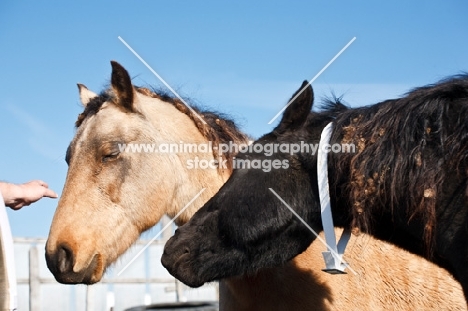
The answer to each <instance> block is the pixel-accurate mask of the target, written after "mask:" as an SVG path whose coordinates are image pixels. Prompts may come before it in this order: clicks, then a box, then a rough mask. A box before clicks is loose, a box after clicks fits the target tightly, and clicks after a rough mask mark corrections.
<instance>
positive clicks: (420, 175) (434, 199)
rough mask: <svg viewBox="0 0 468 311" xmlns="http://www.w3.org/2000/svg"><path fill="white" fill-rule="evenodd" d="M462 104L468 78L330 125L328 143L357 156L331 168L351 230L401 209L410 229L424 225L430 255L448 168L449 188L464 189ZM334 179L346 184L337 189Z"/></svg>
mask: <svg viewBox="0 0 468 311" xmlns="http://www.w3.org/2000/svg"><path fill="white" fill-rule="evenodd" d="M467 99H468V75H459V76H455V77H452V78H450V79H447V80H444V81H442V82H440V83H437V84H434V85H429V86H425V87H421V88H416V89H414V90H412V91H411V92H409V93H408V94H407V95H406V96H405V97H403V98H399V99H393V100H387V101H384V102H381V103H379V104H376V105H374V106H369V107H363V108H357V109H350V110H347V111H344V112H342V114H341V115H339V116H337V117H336V121H335V123H336V125H335V128H336V129H337V130H336V131H335V133H334V134H333V135H334V137H333V138H332V139H334V141H341V142H342V143H353V144H355V146H356V153H354V154H345V155H343V156H341V157H340V159H339V160H337V161H338V163H335V165H336V168H337V170H336V173H337V177H336V178H337V180H336V183H340V184H345V185H346V186H345V187H346V189H343V191H344V192H345V193H347V194H348V196H347V197H350V198H351V200H350V204H351V210H352V222H351V225H352V227H353V228H355V229H358V230H362V231H364V232H369V231H370V230H371V227H372V224H373V223H376V222H377V221H375V218H376V217H378V216H379V215H382V214H384V213H390V214H391V215H394V212H395V211H396V210H397V206H400V207H401V208H402V209H401V210H403V211H405V210H406V213H407V215H408V216H409V219H410V220H409V221H411V220H413V219H416V218H419V219H422V220H423V223H424V224H425V227H424V228H423V230H424V241H425V243H426V248H427V251H428V254H430V253H431V250H432V248H433V247H434V240H433V237H434V233H435V230H436V225H437V224H436V216H437V215H438V213H439V214H440V211H439V209H440V210H443V209H444V208H445V206H442V205H443V204H441V203H442V202H450V199H451V198H447V197H446V196H444V193H446V190H447V189H450V192H453V191H454V190H453V189H452V188H450V187H451V184H448V183H447V182H446V181H447V180H448V179H447V178H446V177H447V176H445V174H444V172H446V171H447V168H449V167H456V168H457V170H456V171H455V172H453V176H450V177H451V179H455V180H456V182H455V181H454V182H453V183H455V184H460V183H463V184H464V185H465V186H466V179H467V165H468V106H467V105H466V100H467ZM340 176H350V177H349V180H347V182H345V183H343V180H340ZM444 181H445V182H444ZM382 202H386V204H382ZM388 203H390V204H389V205H388ZM449 204H450V203H449ZM392 217H393V216H392ZM395 217H397V216H395Z"/></svg>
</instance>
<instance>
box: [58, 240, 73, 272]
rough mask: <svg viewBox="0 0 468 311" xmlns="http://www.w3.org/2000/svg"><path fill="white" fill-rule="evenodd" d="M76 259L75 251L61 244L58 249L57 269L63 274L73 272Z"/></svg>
mask: <svg viewBox="0 0 468 311" xmlns="http://www.w3.org/2000/svg"><path fill="white" fill-rule="evenodd" d="M73 265H74V257H73V251H72V250H71V249H70V247H69V246H68V245H65V244H60V245H59V247H58V249H57V268H58V271H59V272H61V273H65V272H71V271H72V270H73Z"/></svg>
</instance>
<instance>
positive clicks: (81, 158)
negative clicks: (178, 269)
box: [46, 62, 225, 284]
mask: <svg viewBox="0 0 468 311" xmlns="http://www.w3.org/2000/svg"><path fill="white" fill-rule="evenodd" d="M112 68H113V70H112V79H111V89H110V91H108V92H107V93H105V94H101V95H96V94H94V93H92V92H91V91H89V90H88V89H87V88H86V87H84V86H82V85H80V86H79V88H80V98H81V101H82V103H83V105H84V106H85V111H84V112H83V113H82V114H81V115H80V117H79V119H78V121H77V131H76V134H75V137H74V138H73V140H72V142H71V143H70V146H69V148H68V151H67V156H66V160H67V163H68V165H69V169H68V174H67V178H66V182H65V186H64V189H63V192H62V196H61V198H60V201H59V203H58V207H57V210H56V212H55V215H54V219H53V222H52V225H51V228H50V233H49V238H48V240H47V245H46V259H47V265H48V267H49V269H50V270H51V272H52V273H53V274H54V276H55V278H56V279H57V280H58V281H59V282H62V283H86V284H92V283H95V282H98V281H99V280H100V279H101V278H102V275H103V273H104V271H105V269H106V267H108V266H109V265H110V264H111V263H113V262H114V261H115V260H116V259H117V258H118V257H119V256H120V255H121V254H122V253H123V252H125V250H127V249H128V248H129V247H130V245H131V244H132V243H133V242H134V241H135V240H136V239H137V238H138V236H139V235H140V233H142V232H143V231H145V230H147V229H148V228H150V227H151V226H153V225H155V224H156V223H157V222H158V221H159V220H160V218H161V217H162V216H163V215H164V214H168V215H170V216H175V214H176V213H177V212H178V211H179V210H180V209H182V208H183V207H184V206H185V204H187V203H188V202H189V201H190V200H191V199H192V198H193V197H194V196H195V195H196V194H197V193H198V192H199V191H200V190H201V189H202V188H205V187H208V189H207V190H206V191H205V192H204V193H203V194H202V195H201V196H200V197H199V198H198V199H197V200H196V201H195V202H194V203H193V204H192V206H191V207H190V208H188V209H187V210H186V211H185V212H184V213H183V214H181V215H180V217H179V218H178V222H179V223H184V222H185V221H187V220H188V219H189V218H190V217H191V215H192V214H193V213H194V212H195V210H196V209H198V207H199V206H201V205H202V204H203V202H205V201H206V200H207V199H208V198H209V197H211V196H212V195H213V194H214V193H215V192H216V191H217V190H218V189H219V187H220V186H221V185H222V184H223V182H224V178H225V176H221V174H220V173H219V171H218V170H216V169H205V170H193V169H192V170H189V169H188V168H187V165H186V161H187V159H189V158H193V157H195V156H197V157H199V158H200V159H205V158H208V159H209V158H210V157H211V159H212V158H213V155H212V154H209V153H200V154H194V153H192V154H188V153H187V154H183V153H178V154H174V153H165V154H158V153H144V152H140V153H138V152H133V153H132V152H125V151H123V150H121V147H122V144H129V143H147V144H161V143H165V144H167V143H179V142H181V141H183V142H189V143H206V141H207V139H206V138H205V137H204V136H203V135H202V134H201V133H200V132H199V130H198V129H197V127H196V126H195V124H194V122H193V120H191V119H190V118H189V117H188V116H187V115H186V114H184V113H181V111H179V110H178V109H176V108H175V107H174V105H172V104H171V103H168V102H165V101H163V100H160V99H157V98H151V97H149V96H145V95H143V94H141V92H137V91H136V89H135V88H134V87H133V86H132V84H131V80H130V77H129V75H128V73H127V71H126V70H125V69H124V68H123V67H122V66H120V65H119V64H118V63H116V62H112Z"/></svg>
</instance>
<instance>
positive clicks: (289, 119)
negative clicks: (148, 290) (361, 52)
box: [162, 84, 330, 287]
mask: <svg viewBox="0 0 468 311" xmlns="http://www.w3.org/2000/svg"><path fill="white" fill-rule="evenodd" d="M304 87H305V84H303V85H302V87H301V88H300V89H299V90H301V89H303V88H304ZM299 90H298V92H299ZM296 94H297V93H296ZM294 97H295V95H294V96H293V98H294ZM312 102H313V92H312V88H311V87H310V86H309V87H307V88H305V90H304V91H303V92H302V93H301V94H300V95H299V96H298V97H297V98H296V99H295V100H294V101H293V102H292V103H291V104H290V105H289V107H288V108H287V109H286V111H285V113H284V115H283V118H282V120H281V122H280V124H279V125H278V126H277V127H276V128H275V130H274V131H273V132H271V133H269V134H267V135H265V136H263V137H262V138H260V139H259V140H258V141H256V142H254V144H261V145H263V146H264V147H265V146H266V145H267V144H270V145H277V146H280V145H284V144H286V145H287V144H292V143H297V142H298V141H304V142H308V143H313V142H315V143H316V142H318V140H319V137H320V130H315V131H309V130H307V128H309V127H311V128H315V127H317V128H320V129H321V128H323V127H324V126H325V125H326V124H327V123H328V122H329V121H330V117H325V116H323V117H322V116H320V115H318V114H317V116H316V117H315V118H314V119H313V121H311V120H310V119H309V120H308V116H309V112H310V109H311V107H312ZM237 159H241V160H251V161H252V160H260V161H264V160H268V159H269V160H270V161H271V160H276V161H280V162H281V163H284V161H286V163H287V164H288V165H287V166H286V167H279V168H277V169H272V170H271V171H268V172H266V171H264V170H262V169H252V168H251V169H247V168H238V169H235V170H234V171H233V174H232V175H231V177H230V179H229V180H228V181H227V182H226V184H225V185H223V186H222V187H221V189H220V190H219V192H218V193H217V194H216V195H215V196H214V197H213V198H211V199H210V200H209V201H208V202H207V203H206V204H205V206H203V207H202V208H201V209H200V210H199V211H198V212H197V213H196V214H195V215H194V216H193V217H192V219H191V220H190V221H189V222H188V223H187V224H185V225H184V226H182V227H180V228H179V229H177V231H176V233H175V235H174V236H173V237H172V238H171V239H170V240H169V241H168V242H167V243H166V246H165V249H164V254H163V257H162V263H163V265H164V266H165V267H166V268H167V269H168V271H169V272H170V273H171V274H172V275H174V276H175V277H176V278H178V279H179V280H181V281H182V282H184V283H185V284H187V285H189V286H191V287H198V286H201V285H203V283H205V282H209V281H213V280H217V279H221V278H224V277H228V276H229V277H230V276H235V275H240V274H244V273H246V272H247V273H249V272H255V271H257V270H258V269H259V268H264V267H272V266H275V265H278V263H284V262H286V261H288V260H290V259H291V258H293V257H294V256H296V255H297V254H299V253H301V252H303V251H304V250H305V249H306V248H307V247H308V246H309V244H310V243H311V242H312V240H313V238H315V237H314V236H313V234H312V233H311V232H310V231H309V230H308V229H307V228H306V227H305V226H304V225H303V224H302V223H301V222H300V221H299V220H298V219H297V218H296V217H294V215H293V214H292V213H291V212H290V211H289V210H288V208H287V207H286V206H284V204H283V203H282V202H281V201H280V200H279V199H278V198H277V197H275V195H274V194H273V193H272V192H271V190H270V188H271V189H272V190H273V191H275V192H276V193H278V194H279V195H280V196H281V197H282V198H283V199H284V200H285V201H286V202H287V204H288V205H290V206H291V208H293V209H294V210H295V211H296V212H297V213H298V214H299V216H300V217H301V218H302V219H304V220H305V221H307V222H308V223H309V224H317V223H320V221H317V220H320V212H319V211H320V208H319V207H318V205H317V204H318V200H317V198H318V190H317V182H316V179H315V178H314V177H313V176H314V175H315V174H314V172H316V168H314V163H315V158H314V157H313V156H311V155H310V154H302V153H297V154H293V155H291V154H288V153H281V152H277V153H275V154H274V155H273V156H272V157H268V156H267V155H264V154H262V153H250V154H249V153H246V154H241V155H238V156H237ZM312 226H313V227H314V228H313V229H314V230H316V231H320V230H321V225H320V226H318V225H317V226H316V225H312Z"/></svg>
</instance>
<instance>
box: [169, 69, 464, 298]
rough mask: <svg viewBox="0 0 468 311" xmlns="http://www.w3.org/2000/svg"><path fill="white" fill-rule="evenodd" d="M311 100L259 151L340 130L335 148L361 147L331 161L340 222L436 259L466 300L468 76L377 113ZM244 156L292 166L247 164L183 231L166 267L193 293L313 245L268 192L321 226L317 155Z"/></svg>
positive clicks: (289, 112) (307, 95)
mask: <svg viewBox="0 0 468 311" xmlns="http://www.w3.org/2000/svg"><path fill="white" fill-rule="evenodd" d="M305 86H306V84H303V86H302V87H301V89H302V88H304V87H305ZM298 92H299V91H298ZM298 92H296V95H297V94H299V93H298ZM294 97H295V96H293V98H294ZM312 103H313V91H312V88H311V87H307V88H305V90H304V91H303V92H302V93H300V95H299V96H298V97H297V98H296V99H295V100H294V101H293V102H292V103H291V104H290V106H288V108H287V109H286V110H285V112H284V114H283V117H282V120H281V122H280V124H279V125H278V126H277V127H276V128H275V129H274V130H273V131H272V132H271V133H269V134H266V135H264V136H263V137H261V138H260V139H259V140H258V141H256V142H255V143H254V146H255V145H258V146H257V147H258V149H257V150H260V148H261V147H266V146H267V145H268V144H269V145H272V144H273V145H275V144H277V145H284V144H286V145H288V144H289V145H291V144H298V142H301V144H304V142H306V143H307V144H318V142H319V140H320V134H321V132H322V129H323V128H324V127H325V126H326V125H327V124H328V123H330V122H332V123H333V132H332V136H331V140H330V144H331V145H333V144H348V145H353V146H355V150H354V152H335V153H333V152H330V153H329V154H328V173H329V182H330V195H331V206H332V215H333V219H334V223H335V226H337V227H344V228H349V229H352V230H353V232H354V233H356V234H357V233H358V232H360V231H362V232H368V233H370V234H372V235H374V236H375V237H377V238H379V239H382V240H386V241H390V242H392V243H394V244H396V245H398V246H400V247H402V248H404V249H407V250H409V251H411V252H413V253H415V254H419V255H421V256H425V257H427V258H428V259H429V260H431V261H433V262H435V263H436V264H438V265H439V266H441V267H444V268H445V269H447V270H448V271H449V272H451V273H452V274H453V275H454V277H455V278H456V279H457V280H458V281H459V282H460V283H461V285H462V287H463V290H464V293H465V298H466V297H468V268H467V266H466V263H468V247H467V246H468V203H467V202H468V201H467V196H468V75H460V76H455V77H452V78H450V79H447V80H444V81H441V82H439V83H437V84H434V85H429V86H425V87H421V88H417V89H415V90H413V91H411V92H409V93H408V94H407V95H406V96H405V97H402V98H399V99H393V100H387V101H384V102H381V103H378V104H375V105H372V106H369V107H362V108H356V109H348V108H346V107H345V106H344V105H342V104H341V103H340V102H339V100H336V101H328V102H327V103H326V105H324V107H323V109H322V110H321V111H320V112H310V110H311V107H312ZM253 149H255V148H253ZM278 150H280V148H278ZM239 159H240V160H242V161H244V162H243V163H244V164H245V163H246V162H250V163H252V162H253V161H254V160H257V161H259V162H258V163H268V161H272V160H279V162H278V163H287V164H288V165H286V166H278V165H277V166H276V168H273V169H271V170H265V169H259V168H256V169H255V168H252V167H250V168H248V167H247V166H244V167H241V168H239V167H238V168H237V169H235V170H234V172H233V174H232V176H231V178H230V179H229V180H228V182H227V183H226V184H225V185H224V186H223V187H222V188H221V189H220V191H219V192H218V193H217V194H216V195H215V196H214V197H213V198H212V199H211V200H210V201H208V202H207V203H206V204H205V206H204V207H203V208H202V209H200V210H199V211H198V212H197V213H196V214H195V216H194V217H193V218H192V219H191V220H190V221H189V222H188V223H187V224H186V225H184V226H182V227H180V228H179V229H178V230H177V231H176V234H175V236H174V237H172V238H171V239H170V240H169V242H168V243H167V244H166V247H165V251H164V255H163V257H162V263H163V265H164V266H165V267H166V268H167V269H168V270H169V272H170V273H171V274H173V275H174V276H175V277H177V278H178V279H180V280H181V281H182V282H184V283H186V284H187V285H189V286H193V287H197V286H201V285H202V284H203V283H205V282H209V281H213V280H218V279H221V278H225V277H229V276H235V275H240V274H244V273H254V272H255V271H257V270H258V269H261V268H264V267H272V266H276V265H281V264H283V263H285V262H286V261H288V260H290V259H292V258H293V257H295V256H296V255H298V254H299V253H301V252H303V251H304V250H305V249H306V248H307V247H308V245H309V244H310V243H311V242H312V241H313V240H314V239H315V235H314V234H313V233H312V232H311V231H310V230H309V229H308V228H306V226H304V224H303V223H301V222H300V221H299V220H298V219H297V218H296V217H295V216H294V215H293V214H292V213H291V211H290V210H289V209H288V208H287V207H286V206H285V205H284V203H283V202H281V201H280V200H279V199H278V198H277V197H276V196H275V195H274V194H273V193H272V192H271V191H270V190H269V188H271V189H273V190H274V191H275V192H276V193H277V194H278V195H279V196H281V198H282V199H283V200H284V201H285V202H286V203H287V204H288V205H289V206H290V207H292V208H293V209H294V210H295V211H296V213H297V214H298V215H299V216H300V217H301V218H302V219H303V220H305V221H306V222H307V223H308V224H309V226H310V227H311V228H312V229H314V230H315V231H316V232H319V231H321V230H323V228H322V222H321V215H320V203H319V195H318V191H319V190H318V185H317V155H316V153H315V152H312V151H311V150H301V151H300V152H296V153H292V152H289V153H286V152H277V153H275V154H273V155H271V156H268V155H266V154H265V153H257V152H254V151H251V152H247V153H244V154H240V155H239V156H238V158H237V160H239ZM265 161H267V162H265ZM383 268H384V267H383Z"/></svg>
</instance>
